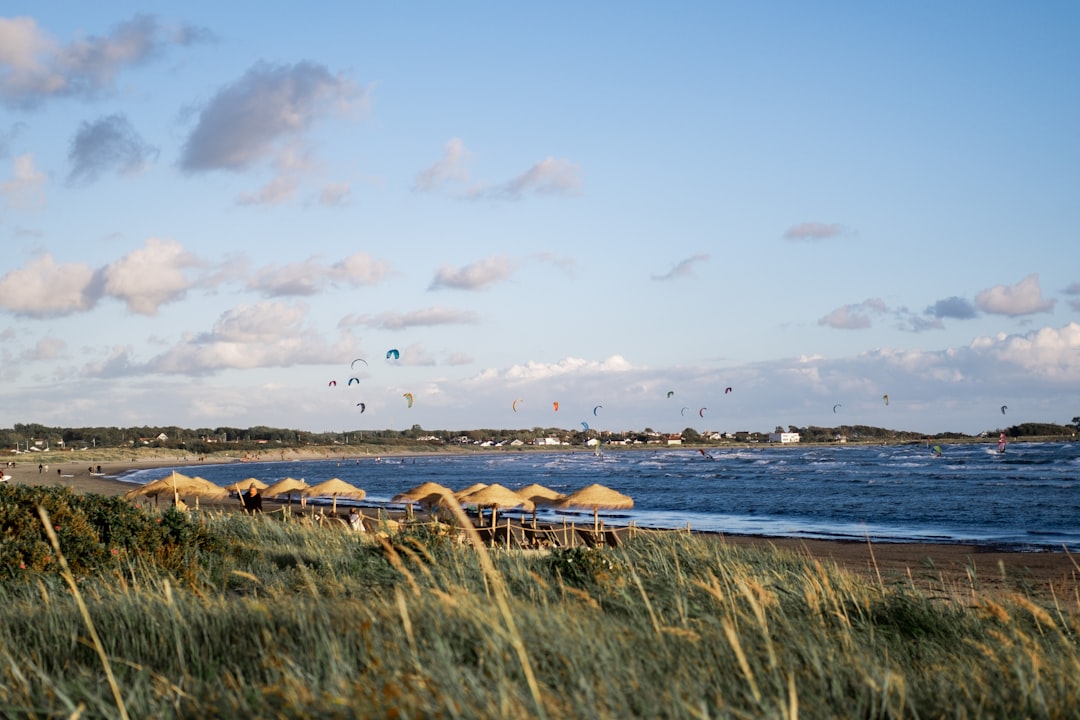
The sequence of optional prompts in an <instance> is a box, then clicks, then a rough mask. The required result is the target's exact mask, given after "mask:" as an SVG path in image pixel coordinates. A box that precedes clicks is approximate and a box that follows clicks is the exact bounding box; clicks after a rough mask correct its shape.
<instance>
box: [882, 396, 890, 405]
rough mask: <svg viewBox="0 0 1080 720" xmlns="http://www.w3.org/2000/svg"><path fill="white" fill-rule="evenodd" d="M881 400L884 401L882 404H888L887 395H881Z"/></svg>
mask: <svg viewBox="0 0 1080 720" xmlns="http://www.w3.org/2000/svg"><path fill="white" fill-rule="evenodd" d="M881 399H882V401H884V403H885V404H886V405H888V404H889V396H888V395H882V396H881Z"/></svg>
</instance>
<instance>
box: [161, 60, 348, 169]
mask: <svg viewBox="0 0 1080 720" xmlns="http://www.w3.org/2000/svg"><path fill="white" fill-rule="evenodd" d="M365 101H366V93H365V92H364V90H363V89H361V88H360V87H358V86H357V85H356V83H354V82H353V81H352V80H350V79H349V78H347V77H346V76H344V75H340V74H339V75H334V74H332V73H331V72H330V71H329V70H327V69H326V68H325V67H324V66H322V65H318V64H315V63H309V62H301V63H297V64H295V65H270V64H267V63H259V64H257V65H255V66H254V67H252V68H251V69H249V70H248V71H247V72H246V73H245V74H244V76H243V77H241V78H240V79H239V80H237V81H236V82H234V83H232V84H231V85H228V86H226V87H224V88H222V89H221V90H220V91H218V93H217V94H216V95H215V96H214V97H213V98H211V100H210V102H208V103H207V104H206V106H205V107H204V108H203V110H202V112H201V113H200V115H199V120H198V123H197V124H196V126H195V128H194V129H193V130H192V131H191V134H190V135H189V136H188V138H187V141H186V143H185V145H184V150H183V155H182V157H181V161H180V164H181V167H183V168H184V169H185V170H188V171H192V172H197V171H205V170H231V171H241V170H246V169H248V168H251V167H254V166H256V165H258V164H261V163H263V162H266V161H268V160H271V159H273V158H274V157H275V156H277V155H279V154H281V153H282V152H285V153H289V152H292V151H293V149H294V148H293V143H294V142H296V141H297V140H300V139H302V138H303V137H304V136H305V134H306V133H307V132H308V131H309V130H310V129H311V127H312V126H313V125H314V124H315V123H316V122H318V121H319V120H320V119H321V118H322V117H324V116H325V115H327V114H328V113H330V112H333V111H336V110H346V111H347V110H349V109H351V108H352V107H355V106H356V105H360V104H363V103H364V102H365Z"/></svg>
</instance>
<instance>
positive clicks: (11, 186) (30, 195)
mask: <svg viewBox="0 0 1080 720" xmlns="http://www.w3.org/2000/svg"><path fill="white" fill-rule="evenodd" d="M12 165H13V167H12V177H11V179H10V180H5V181H4V182H0V196H2V197H3V198H4V200H5V202H6V203H7V205H8V206H9V207H12V208H20V209H35V208H38V207H41V206H42V205H43V204H44V203H45V195H44V192H43V187H44V185H45V173H43V172H42V171H40V170H38V169H37V168H36V167H35V166H34V156H33V155H29V154H27V155H20V156H18V157H16V158H15V160H14V162H13V163H12Z"/></svg>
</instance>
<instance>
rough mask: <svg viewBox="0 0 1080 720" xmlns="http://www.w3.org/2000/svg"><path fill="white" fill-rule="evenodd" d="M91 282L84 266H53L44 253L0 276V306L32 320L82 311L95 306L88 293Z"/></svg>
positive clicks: (70, 264) (90, 270) (90, 277)
mask: <svg viewBox="0 0 1080 720" xmlns="http://www.w3.org/2000/svg"><path fill="white" fill-rule="evenodd" d="M93 279H94V271H93V270H92V269H91V268H90V267H89V266H88V265H83V264H79V263H68V264H64V265H57V264H56V262H55V261H54V260H53V258H52V255H49V254H48V253H46V254H44V255H41V256H40V257H38V258H36V259H34V260H31V261H30V262H29V263H27V264H26V266H25V267H22V268H20V269H18V270H12V271H11V272H9V273H7V274H5V275H4V276H2V277H0V307H2V308H4V309H5V310H7V311H9V312H11V313H14V314H15V315H21V316H25V317H33V318H48V317H59V316H62V315H70V314H72V313H76V312H84V311H86V310H88V309H90V308H91V307H93V305H94V303H95V298H94V297H93V296H92V294H91V293H89V292H88V290H89V288H90V286H91V282H92V281H93Z"/></svg>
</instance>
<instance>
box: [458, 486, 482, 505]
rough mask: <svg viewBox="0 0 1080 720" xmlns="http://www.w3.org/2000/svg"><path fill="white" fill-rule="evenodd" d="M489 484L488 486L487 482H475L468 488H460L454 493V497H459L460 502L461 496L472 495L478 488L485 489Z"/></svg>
mask: <svg viewBox="0 0 1080 720" xmlns="http://www.w3.org/2000/svg"><path fill="white" fill-rule="evenodd" d="M487 486H488V485H487V483H481V482H478V483H473V484H472V485H470V486H469V487H467V488H463V489H461V490H458V491H457V492H456V493H454V497H456V498H457V499H458V502H461V498H463V497H465V496H466V495H471V494H472V493H474V492H476V491H477V490H483V489H484V488H486V487H487Z"/></svg>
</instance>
